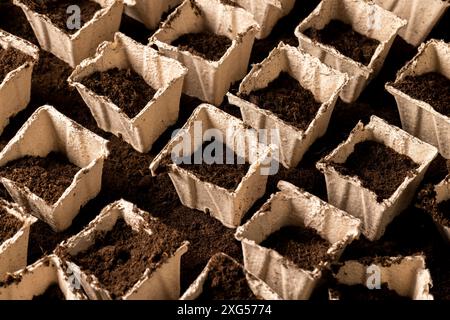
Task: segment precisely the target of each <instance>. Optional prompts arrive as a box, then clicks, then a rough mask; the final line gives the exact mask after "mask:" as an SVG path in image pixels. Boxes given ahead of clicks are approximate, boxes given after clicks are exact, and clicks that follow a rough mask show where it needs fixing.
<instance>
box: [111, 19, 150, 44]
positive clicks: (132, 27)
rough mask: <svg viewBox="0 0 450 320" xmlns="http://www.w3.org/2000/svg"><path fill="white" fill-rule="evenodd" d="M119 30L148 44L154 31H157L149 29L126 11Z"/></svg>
mask: <svg viewBox="0 0 450 320" xmlns="http://www.w3.org/2000/svg"><path fill="white" fill-rule="evenodd" d="M119 31H120V32H122V33H124V34H126V35H127V36H129V37H130V38H132V39H133V40H135V41H137V42H139V43H141V44H144V45H147V44H148V42H149V41H148V39H149V38H150V37H151V36H152V35H153V33H155V31H156V30H150V29H147V27H146V26H145V25H144V24H143V23H141V22H139V21H137V20H134V19H133V18H131V17H129V16H127V15H126V14H125V13H124V14H122V20H121V23H120V28H119Z"/></svg>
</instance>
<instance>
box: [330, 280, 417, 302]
mask: <svg viewBox="0 0 450 320" xmlns="http://www.w3.org/2000/svg"><path fill="white" fill-rule="evenodd" d="M331 290H332V291H333V292H334V294H335V295H337V296H338V297H339V299H340V300H350V301H380V300H411V299H409V298H407V297H402V296H400V295H399V294H398V293H397V292H395V291H394V290H390V289H389V288H388V286H387V284H386V283H383V284H382V285H381V288H380V289H368V288H367V287H366V286H364V285H362V284H358V285H353V286H347V285H343V284H339V285H337V286H335V287H334V288H332V289H331Z"/></svg>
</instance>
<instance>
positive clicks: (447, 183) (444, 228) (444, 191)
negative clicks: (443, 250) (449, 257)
mask: <svg viewBox="0 0 450 320" xmlns="http://www.w3.org/2000/svg"><path fill="white" fill-rule="evenodd" d="M434 191H435V192H436V204H437V206H438V207H439V206H440V205H441V204H442V203H443V202H446V201H450V176H447V177H446V178H445V179H444V180H443V181H442V182H441V183H439V184H438V185H436V186H435V187H434ZM438 210H439V209H438ZM442 214H444V215H445V217H446V218H444V217H442V216H441V215H442ZM433 221H434V223H435V224H436V226H437V228H438V230H439V231H440V232H441V234H442V236H443V237H444V239H447V241H448V242H449V243H450V223H449V221H450V212H442V213H439V214H438V215H435V214H433Z"/></svg>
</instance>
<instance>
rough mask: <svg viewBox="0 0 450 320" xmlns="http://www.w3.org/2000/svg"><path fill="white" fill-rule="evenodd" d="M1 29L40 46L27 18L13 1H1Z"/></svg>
mask: <svg viewBox="0 0 450 320" xmlns="http://www.w3.org/2000/svg"><path fill="white" fill-rule="evenodd" d="M0 29H3V30H5V31H7V32H9V33H12V34H14V35H16V36H18V37H20V38H23V39H26V40H28V41H30V42H31V43H33V44H35V45H38V41H37V39H36V37H35V36H34V32H33V29H32V28H31V26H30V24H29V23H28V20H27V17H26V16H25V14H24V13H23V11H22V9H21V8H19V7H18V6H15V5H14V4H13V3H12V0H3V1H0Z"/></svg>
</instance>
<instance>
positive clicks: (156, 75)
mask: <svg viewBox="0 0 450 320" xmlns="http://www.w3.org/2000/svg"><path fill="white" fill-rule="evenodd" d="M112 68H119V69H132V70H133V71H135V72H136V73H137V74H139V75H140V76H141V77H142V78H143V79H144V80H145V82H146V83H147V84H148V85H149V87H150V86H151V87H153V88H154V89H155V90H157V91H156V93H155V95H154V96H153V98H152V99H151V100H150V101H149V102H148V103H147V105H146V106H143V108H142V110H141V111H140V112H139V114H137V115H136V116H135V117H134V118H130V117H129V116H128V115H127V114H125V112H124V111H122V109H120V106H117V105H116V104H114V103H113V102H112V101H111V100H110V99H109V98H108V97H105V96H101V95H98V94H97V93H95V92H93V91H92V90H91V89H89V88H87V87H86V86H84V85H83V84H82V80H83V78H86V77H88V76H89V75H91V74H93V73H94V72H104V71H106V70H108V69H112ZM186 73H187V69H186V68H184V67H183V66H182V65H181V64H180V63H179V62H178V61H176V60H173V59H170V58H167V57H164V56H162V55H161V54H160V53H158V51H156V50H154V49H152V48H151V47H148V46H147V47H146V46H143V45H141V44H139V43H137V42H136V41H134V40H132V39H131V38H129V37H127V36H125V35H124V34H121V33H116V35H115V36H114V42H105V43H103V44H101V45H100V46H99V48H98V50H97V54H96V55H95V56H94V57H93V58H89V59H86V60H84V61H83V62H82V63H81V64H80V65H79V66H78V67H77V68H76V69H75V70H74V72H73V73H72V74H71V76H70V77H69V80H68V81H69V83H70V84H71V85H72V86H74V87H76V88H77V90H78V92H79V93H80V94H81V96H82V98H83V100H84V101H85V102H86V104H87V105H88V107H89V109H90V110H91V113H92V115H93V116H94V118H95V120H96V121H97V124H98V126H99V127H100V128H101V129H103V130H105V131H108V132H112V133H113V134H114V135H116V136H119V137H121V138H122V139H124V140H125V141H126V142H128V143H129V144H130V145H131V146H133V148H134V149H136V150H137V151H139V152H148V151H149V150H150V149H151V147H152V145H153V143H154V142H155V141H156V139H158V137H159V136H160V135H161V134H162V133H163V132H164V131H165V130H166V129H167V128H168V127H169V126H171V125H173V124H174V123H175V122H176V121H177V119H178V111H179V103H180V96H181V89H182V87H183V79H184V76H185V75H186Z"/></svg>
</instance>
